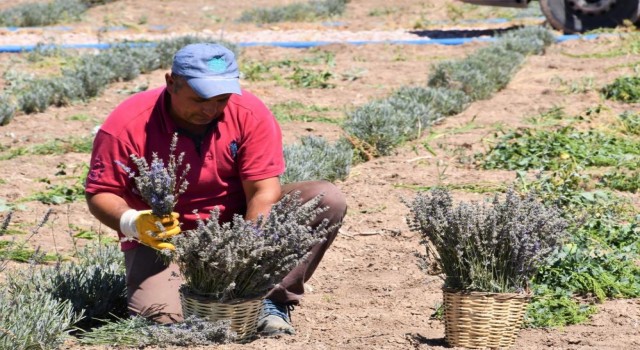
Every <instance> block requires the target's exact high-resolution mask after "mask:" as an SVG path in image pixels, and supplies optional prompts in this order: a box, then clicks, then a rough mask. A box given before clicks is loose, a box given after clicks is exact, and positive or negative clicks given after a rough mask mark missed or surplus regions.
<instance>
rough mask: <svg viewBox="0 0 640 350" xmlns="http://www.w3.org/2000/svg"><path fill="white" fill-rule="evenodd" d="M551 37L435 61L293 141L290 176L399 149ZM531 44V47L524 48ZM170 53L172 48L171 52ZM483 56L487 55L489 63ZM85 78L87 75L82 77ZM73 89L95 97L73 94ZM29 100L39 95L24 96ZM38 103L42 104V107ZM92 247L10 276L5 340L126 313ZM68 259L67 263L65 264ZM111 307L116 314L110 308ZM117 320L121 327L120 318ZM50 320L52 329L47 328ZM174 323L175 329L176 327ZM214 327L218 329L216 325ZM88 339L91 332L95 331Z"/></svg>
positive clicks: (132, 65) (94, 69)
mask: <svg viewBox="0 0 640 350" xmlns="http://www.w3.org/2000/svg"><path fill="white" fill-rule="evenodd" d="M549 38H550V34H549V33H548V32H547V31H546V30H543V29H524V30H519V31H515V32H513V33H510V34H507V35H506V36H503V37H501V38H500V39H499V40H498V41H497V42H496V43H494V44H491V45H489V46H488V47H487V48H485V49H481V51H480V52H479V53H476V54H475V55H472V56H470V57H469V58H467V59H464V60H461V61H450V62H445V63H442V64H440V65H437V66H436V67H434V72H435V73H433V74H432V76H431V77H430V79H429V82H430V83H429V86H427V87H407V88H403V89H400V90H398V91H396V92H395V93H393V94H392V95H391V96H390V97H389V98H387V99H383V100H378V101H374V102H371V103H369V104H367V105H365V106H363V107H360V108H358V109H356V110H355V111H353V112H352V113H350V114H349V116H348V118H347V122H346V123H345V125H344V129H345V131H346V132H347V136H346V137H345V138H344V139H343V140H340V141H338V142H336V143H334V144H331V143H329V142H327V141H325V140H324V139H323V138H320V137H308V138H304V139H302V140H301V143H300V144H294V145H287V146H285V157H286V161H287V172H286V173H285V175H284V176H283V182H292V181H300V180H310V179H327V180H331V181H333V180H338V179H343V178H344V177H346V176H347V175H348V172H349V168H350V166H351V165H352V164H353V163H354V162H355V161H363V160H367V159H369V158H372V157H377V156H381V155H387V154H391V152H392V151H393V149H394V148H396V147H397V146H399V145H400V144H402V143H403V142H405V141H409V140H412V139H415V138H417V137H419V136H420V132H421V131H422V130H424V129H426V128H427V127H428V126H429V125H431V124H433V123H434V122H436V121H438V120H440V119H442V118H444V117H446V116H449V115H452V114H455V113H459V112H460V111H462V110H463V109H464V108H465V107H466V106H467V105H468V103H470V102H471V101H474V100H476V99H478V98H486V97H488V96H489V95H487V94H486V93H483V92H479V91H476V90H475V89H490V91H492V92H495V91H497V90H498V89H500V88H502V87H503V86H504V85H505V84H506V82H508V78H509V77H510V76H511V75H512V74H513V72H514V71H515V69H516V68H517V67H518V66H519V65H520V64H521V62H522V60H523V59H524V56H525V55H526V54H529V53H534V52H535V53H539V52H542V50H543V48H544V47H545V46H546V45H547V44H548V43H550V42H551V40H550V39H549ZM189 40H202V39H201V38H192V39H183V40H182V41H179V42H177V41H172V45H170V44H169V43H164V44H161V45H158V46H154V47H131V46H128V45H123V46H118V47H116V48H114V49H113V50H111V51H108V52H105V53H101V54H99V55H97V56H95V57H94V58H93V59H92V58H90V57H89V56H87V57H86V58H83V59H81V60H80V62H81V63H80V64H79V66H78V67H79V68H75V69H72V70H69V71H68V72H74V73H73V74H71V73H68V74H65V75H63V76H62V77H61V79H73V78H74V77H75V78H78V77H83V78H85V79H86V80H87V84H88V85H87V87H89V90H91V91H95V92H96V94H97V93H98V92H99V91H101V90H102V89H103V88H104V86H105V85H106V84H108V83H109V82H111V81H114V80H118V79H131V78H133V77H135V76H136V75H137V74H140V73H141V72H147V71H150V70H153V69H157V68H162V67H166V65H167V62H169V59H170V57H171V55H170V53H172V52H174V51H175V50H176V48H177V47H179V46H182V45H184V44H185V43H186V42H187V41H189ZM516 44H517V45H516ZM525 47H526V48H527V49H523V48H525ZM147 50H149V51H147ZM508 50H520V51H517V52H518V53H519V54H518V55H512V56H510V57H516V58H517V60H516V62H509V63H507V64H509V65H510V66H511V68H509V69H507V68H500V69H496V68H495V67H494V66H495V65H494V64H493V63H492V62H491V59H497V57H498V56H499V55H501V54H503V53H504V52H506V51H508ZM163 53H168V55H166V56H164V55H163ZM490 58H491V59H490ZM500 61H502V60H500ZM123 62H124V63H123ZM140 62H143V63H140ZM161 62H162V63H161ZM477 62H483V63H484V64H485V65H486V66H482V65H480V64H479V63H477ZM104 64H108V65H109V67H110V69H99V68H98V67H104ZM141 67H142V68H141ZM461 69H468V70H469V71H468V72H467V74H461V75H456V74H454V73H455V72H457V71H458V70H461ZM109 70H111V71H115V72H117V73H115V74H116V75H108V76H105V77H102V76H100V77H99V78H97V79H96V80H97V81H100V82H102V83H99V84H95V83H93V81H94V80H90V79H89V77H91V76H92V74H102V75H104V74H108V73H104V72H102V71H109ZM109 74H110V73H109ZM471 76H474V77H475V79H470V78H469V77H471ZM78 80H80V81H82V78H78ZM31 81H37V82H40V84H41V83H42V80H39V79H36V78H33V79H32V80H31ZM91 86H93V88H91ZM9 91H11V87H10V88H9ZM14 91H15V90H14ZM18 95H19V94H18ZM14 96H15V95H14ZM70 96H76V97H75V98H86V97H88V96H86V95H85V96H82V97H80V96H79V95H73V94H71V95H70ZM4 98H7V97H6V96H5V97H4ZM23 100H31V99H29V98H23ZM36 100H37V99H36ZM69 100H70V101H71V100H73V99H69ZM48 101H51V100H50V99H49V100H48ZM43 105H44V102H43ZM49 105H50V104H49ZM45 108H46V107H45ZM33 111H34V112H35V111H39V109H34V110H33ZM354 155H355V157H354ZM354 159H355V160H354ZM112 248H113V247H110V248H109V247H107V248H105V247H102V248H101V249H98V250H95V249H94V251H98V252H100V251H103V252H105V251H106V252H108V251H109V249H112ZM92 254H96V253H95V252H93V253H92V252H89V253H84V255H83V256H82V257H81V258H80V259H79V260H80V261H79V262H78V263H76V264H61V265H60V266H58V267H56V268H51V269H50V268H45V269H43V270H39V269H36V268H35V267H33V268H32V269H29V270H28V271H29V272H26V274H29V276H26V275H24V274H22V275H17V277H15V278H13V277H12V278H10V279H9V281H10V286H11V288H14V289H7V291H8V292H9V293H8V294H6V298H5V297H3V298H1V299H0V301H2V302H0V310H1V311H0V315H1V317H3V320H6V321H5V322H6V323H5V322H3V324H6V325H10V326H11V328H8V329H7V333H6V334H8V335H10V336H5V337H2V338H0V339H1V340H2V341H3V342H4V343H0V347H3V348H4V347H6V348H18V349H24V348H28V347H30V346H33V345H35V344H38V346H39V347H41V348H45V349H46V348H56V347H58V346H59V345H60V344H61V343H62V342H63V341H64V339H65V337H66V336H67V334H68V332H69V330H70V329H71V328H72V327H78V325H80V326H82V327H86V326H87V325H89V326H91V325H93V324H94V323H95V322H97V321H98V320H100V319H106V318H111V317H113V316H116V317H120V316H122V315H124V314H125V307H124V306H123V305H124V304H123V300H124V299H123V298H124V285H123V282H122V281H123V280H122V279H123V271H122V266H121V263H120V261H121V259H120V258H119V257H118V256H117V254H115V253H113V254H111V253H103V255H99V254H98V255H97V256H96V255H92ZM63 265H64V266H66V267H64V268H62V266H63ZM32 276H46V277H38V278H37V279H35V280H36V281H42V283H40V282H36V283H34V284H33V285H28V283H27V282H26V281H27V280H30V279H31V278H30V277H32ZM28 277H29V278H28ZM45 281H58V282H60V283H49V282H45ZM11 291H19V292H17V293H15V292H11ZM20 295H22V296H20ZM31 297H32V298H41V299H42V300H43V302H42V303H38V305H46V306H47V307H45V308H33V310H31V311H30V312H28V313H24V311H23V309H21V308H20V307H19V305H20V304H21V303H16V302H15V300H14V299H12V298H31ZM34 300H36V299H34ZM38 300H40V299H38ZM105 311H106V312H109V313H110V315H106V314H105ZM20 312H22V313H23V316H22V317H24V318H21V319H19V320H20V321H19V322H13V321H9V320H12V319H14V318H16V316H15V315H16V314H18V313H20ZM40 319H46V320H47V321H48V322H49V323H48V324H45V325H43V324H42V322H40V321H39V320H40ZM127 322H129V323H132V322H133V323H135V322H138V323H136V325H135V327H138V329H140V322H142V325H143V326H144V327H147V326H149V325H147V324H144V322H143V321H140V320H135V321H124V322H120V323H118V324H120V325H121V327H122V328H117V329H118V332H120V331H125V330H127V329H131V328H132V327H134V325H133V324H127ZM111 325H112V327H114V326H113V324H111ZM115 327H119V326H115ZM149 327H151V326H149ZM45 328H46V329H48V330H50V331H47V332H44V331H42V329H45ZM145 329H146V328H145ZM166 331H167V332H171V330H166ZM110 332H112V334H113V332H115V329H114V328H110ZM125 333H126V332H125ZM144 334H152V332H151V331H146V333H144ZM212 334H216V333H215V332H212ZM156 338H158V337H156ZM81 339H82V338H81ZM85 339H91V336H87V337H85ZM145 339H147V338H140V337H138V338H137V339H133V341H137V342H138V343H137V344H138V345H150V344H153V342H151V340H145ZM143 340H145V341H147V343H145V341H143ZM123 341H124V340H123ZM4 345H6V346H4Z"/></svg>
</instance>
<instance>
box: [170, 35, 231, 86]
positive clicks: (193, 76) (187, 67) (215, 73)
mask: <svg viewBox="0 0 640 350" xmlns="http://www.w3.org/2000/svg"><path fill="white" fill-rule="evenodd" d="M171 72H172V73H173V74H177V75H180V76H182V77H184V78H185V79H186V80H187V82H188V83H189V86H191V88H192V89H193V91H195V92H196V93H197V94H198V95H199V96H200V97H202V98H211V97H213V96H217V95H221V94H238V95H242V92H241V91H240V81H239V79H240V73H239V71H238V63H237V62H236V58H235V55H234V54H233V52H231V50H229V49H227V48H226V47H224V46H222V45H219V44H211V43H198V44H190V45H187V46H185V47H183V48H182V49H180V50H179V51H178V52H176V54H175V55H174V56H173V65H172V66H171Z"/></svg>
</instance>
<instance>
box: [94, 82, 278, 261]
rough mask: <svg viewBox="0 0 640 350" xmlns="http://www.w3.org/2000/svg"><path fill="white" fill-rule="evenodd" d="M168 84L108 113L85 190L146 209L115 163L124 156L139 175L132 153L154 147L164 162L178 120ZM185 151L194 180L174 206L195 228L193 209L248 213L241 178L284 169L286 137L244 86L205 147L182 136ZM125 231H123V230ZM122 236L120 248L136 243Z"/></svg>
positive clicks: (147, 152) (274, 173)
mask: <svg viewBox="0 0 640 350" xmlns="http://www.w3.org/2000/svg"><path fill="white" fill-rule="evenodd" d="M168 99H169V94H168V93H167V92H166V89H165V88H158V89H154V90H150V91H145V92H142V93H138V94H136V95H133V96H132V97H130V98H128V99H127V100H125V101H124V102H123V103H121V104H120V105H119V106H118V107H116V109H115V110H114V111H113V112H112V113H111V114H110V115H109V117H108V118H107V120H106V121H105V122H104V124H103V125H102V126H101V127H100V130H99V131H98V133H97V134H96V137H95V140H94V142H93V152H92V154H91V164H90V170H89V174H88V176H87V181H86V187H85V189H86V191H87V193H91V194H96V193H101V192H110V193H114V194H116V195H118V196H120V197H122V198H124V199H125V201H126V202H127V203H128V204H129V206H130V207H131V208H133V209H137V210H143V209H149V206H148V205H146V204H145V203H144V202H143V201H142V198H141V197H140V196H138V195H136V194H134V192H133V186H134V183H133V179H131V178H129V177H128V175H127V174H126V173H125V172H124V171H123V170H122V169H121V168H120V166H118V165H117V164H116V161H120V162H122V163H124V164H126V165H127V166H129V167H130V168H131V169H132V170H134V171H135V172H136V174H137V173H138V171H137V167H136V165H135V164H134V163H133V162H132V161H131V158H130V155H131V154H135V155H137V156H142V155H144V157H145V158H146V159H147V163H148V164H151V159H152V157H151V155H152V153H157V154H158V157H159V158H160V159H162V160H163V161H164V163H165V164H166V163H167V161H168V159H169V146H170V144H171V138H172V136H173V134H174V133H175V132H177V131H178V130H177V126H176V125H175V123H174V122H173V120H172V119H171V117H170V116H169V111H168V109H167V101H168ZM182 152H184V161H183V163H182V164H183V165H184V164H190V166H191V170H190V171H189V173H188V174H187V180H188V181H189V186H188V187H187V190H186V192H185V193H184V194H182V195H181V196H180V197H179V199H178V203H177V205H176V207H175V209H174V211H176V212H178V213H179V214H180V222H181V223H182V229H183V230H189V229H193V228H195V227H196V221H195V218H196V216H195V214H193V211H194V210H198V212H199V214H200V216H201V217H202V218H206V217H207V216H208V214H209V211H211V210H212V209H213V208H214V207H216V206H217V207H218V208H220V213H221V216H220V217H221V221H229V220H230V219H231V218H232V217H233V214H235V213H237V214H241V215H243V214H244V213H245V211H246V200H245V195H244V192H243V189H242V181H243V180H261V179H265V178H269V177H274V176H279V175H281V174H282V173H283V172H284V157H283V153H282V135H281V131H280V127H279V126H278V123H277V122H276V120H275V118H274V117H273V115H272V114H271V112H270V111H269V109H268V108H267V107H266V106H265V105H264V104H263V103H262V102H261V101H260V100H259V99H258V98H257V97H255V96H254V95H252V94H251V93H249V92H247V91H245V90H243V91H242V95H241V96H240V95H236V94H232V95H231V98H230V99H229V103H228V104H227V107H226V108H225V109H224V115H223V116H222V117H221V118H219V119H218V120H217V122H216V123H215V125H214V126H213V127H212V128H210V129H209V131H208V132H207V134H206V135H205V136H204V138H203V139H202V141H201V144H200V146H199V147H198V146H197V145H196V142H195V141H194V140H193V139H191V138H190V137H188V136H187V135H184V134H180V133H179V134H178V144H177V147H176V152H175V154H176V155H179V154H180V153H182ZM118 234H119V235H120V236H121V237H122V234H121V233H120V232H118ZM136 244H137V243H135V242H123V243H122V249H123V250H127V249H131V248H133V247H135V245H136Z"/></svg>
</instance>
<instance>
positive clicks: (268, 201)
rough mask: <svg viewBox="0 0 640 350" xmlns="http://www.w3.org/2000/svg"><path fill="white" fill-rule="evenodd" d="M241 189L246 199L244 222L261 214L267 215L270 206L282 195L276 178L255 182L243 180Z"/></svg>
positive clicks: (278, 180)
mask: <svg viewBox="0 0 640 350" xmlns="http://www.w3.org/2000/svg"><path fill="white" fill-rule="evenodd" d="M242 187H243V189H244V194H245V196H246V197H247V213H246V214H245V216H244V218H245V219H246V220H255V219H257V218H258V216H259V215H261V214H262V215H263V216H266V215H268V214H269V211H270V210H271V206H272V205H274V204H275V203H276V202H277V201H278V200H280V196H281V195H282V189H281V188H280V179H279V178H278V177H270V178H267V179H263V180H257V181H248V180H245V181H242Z"/></svg>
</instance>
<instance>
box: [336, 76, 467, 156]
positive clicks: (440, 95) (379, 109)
mask: <svg viewBox="0 0 640 350" xmlns="http://www.w3.org/2000/svg"><path fill="white" fill-rule="evenodd" d="M463 101H465V99H464V96H463V95H462V94H460V93H459V92H452V93H445V92H444V90H443V89H422V88H404V89H402V90H399V91H398V92H396V93H395V94H393V95H392V96H390V97H389V98H387V99H384V100H378V101H373V102H369V103H367V104H365V105H364V106H362V107H359V108H358V109H356V110H355V111H353V112H351V113H350V114H349V115H348V117H347V120H346V121H345V123H344V126H343V128H344V130H345V131H346V132H347V134H348V135H349V137H350V138H352V140H350V141H352V142H354V143H356V144H354V146H355V149H356V152H360V153H363V152H364V153H369V154H368V155H366V156H364V157H363V156H362V154H359V156H360V157H362V158H365V159H366V158H370V157H372V156H379V155H388V154H390V153H391V151H392V150H393V149H394V148H395V147H397V146H398V145H400V144H402V143H403V142H406V141H408V140H413V139H416V138H418V137H419V136H420V135H421V132H422V130H424V129H426V128H427V127H428V126H430V125H431V124H433V123H434V122H436V121H438V120H440V119H441V118H442V117H443V116H444V115H443V114H442V113H443V112H444V113H454V112H455V111H457V110H459V109H461V108H462V106H464V102H463ZM438 109H440V110H438ZM449 115H450V114H449ZM357 143H364V144H365V145H366V148H367V149H365V150H363V149H362V148H360V147H359V145H358V144H357Z"/></svg>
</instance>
